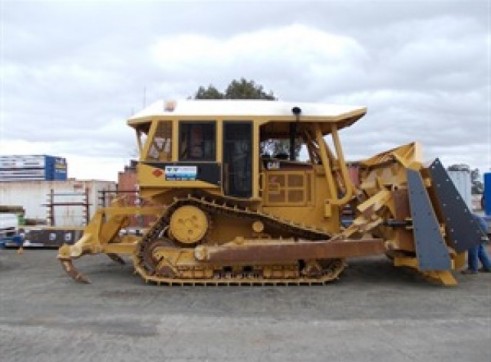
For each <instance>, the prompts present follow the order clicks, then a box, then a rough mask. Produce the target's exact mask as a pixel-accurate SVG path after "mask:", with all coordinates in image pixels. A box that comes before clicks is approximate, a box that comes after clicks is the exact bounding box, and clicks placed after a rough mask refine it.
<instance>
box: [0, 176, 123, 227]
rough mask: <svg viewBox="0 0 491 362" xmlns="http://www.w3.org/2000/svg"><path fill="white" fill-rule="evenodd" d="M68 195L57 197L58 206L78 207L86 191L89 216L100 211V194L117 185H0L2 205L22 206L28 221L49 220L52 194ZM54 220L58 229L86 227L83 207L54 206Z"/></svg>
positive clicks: (79, 182) (35, 182) (99, 182)
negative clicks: (59, 204)
mask: <svg viewBox="0 0 491 362" xmlns="http://www.w3.org/2000/svg"><path fill="white" fill-rule="evenodd" d="M51 190H54V193H55V194H67V195H66V196H60V197H58V196H55V202H60V203H63V202H66V203H69V202H73V203H78V202H81V201H82V200H83V197H81V196H80V195H70V194H74V193H76V194H82V193H84V192H85V190H87V193H88V202H89V204H90V206H89V214H90V215H89V216H92V215H93V214H94V212H95V211H96V209H97V208H98V207H99V205H100V202H99V196H100V195H99V191H102V190H116V183H115V182H112V181H97V180H87V181H85V180H82V181H79V180H67V181H16V182H0V204H2V205H20V206H22V207H24V209H25V211H26V214H25V217H26V218H27V219H43V220H46V219H47V217H48V212H47V211H48V207H47V206H46V204H48V203H49V196H48V195H49V194H50V192H51ZM54 211H55V214H54V218H55V223H56V226H83V225H84V224H85V211H84V208H83V207H81V206H55V207H54Z"/></svg>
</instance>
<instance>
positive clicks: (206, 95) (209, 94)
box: [194, 84, 224, 99]
mask: <svg viewBox="0 0 491 362" xmlns="http://www.w3.org/2000/svg"><path fill="white" fill-rule="evenodd" d="M223 98H224V94H223V93H222V92H220V91H219V90H218V89H216V88H215V87H214V86H213V85H211V84H210V85H209V86H208V88H205V87H203V86H201V87H199V88H198V91H197V92H196V93H195V94H194V99H223Z"/></svg>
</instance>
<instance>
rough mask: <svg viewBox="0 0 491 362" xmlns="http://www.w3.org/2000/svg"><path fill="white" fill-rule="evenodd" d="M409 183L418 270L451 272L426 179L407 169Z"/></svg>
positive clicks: (450, 262)
mask: <svg viewBox="0 0 491 362" xmlns="http://www.w3.org/2000/svg"><path fill="white" fill-rule="evenodd" d="M407 181H408V193H409V205H410V209H411V217H412V219H413V231H414V241H415V248H416V257H417V260H418V265H417V268H418V269H419V270H420V271H437V270H438V271H443V270H451V268H452V261H451V260H450V255H449V253H448V249H447V246H446V244H445V240H444V239H443V235H442V233H441V232H440V224H439V223H438V219H437V217H436V214H435V210H434V209H433V206H432V204H431V200H430V197H429V196H428V193H427V191H426V187H425V185H424V181H423V178H422V176H421V174H420V173H419V171H415V170H412V169H407Z"/></svg>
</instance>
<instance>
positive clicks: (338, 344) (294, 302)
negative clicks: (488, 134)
mask: <svg viewBox="0 0 491 362" xmlns="http://www.w3.org/2000/svg"><path fill="white" fill-rule="evenodd" d="M55 255H56V251H55V250H26V251H25V253H24V254H23V255H17V253H16V252H15V251H14V250H0V360H1V361H22V362H24V361H39V362H43V361H50V362H51V361H111V362H116V361H137V360H139V361H157V360H159V361H480V362H482V361H490V360H491V348H490V343H491V274H480V275H478V276H461V275H457V278H458V280H459V282H460V284H459V286H458V287H455V288H445V287H441V286H435V285H432V284H429V283H427V282H426V281H424V280H423V279H422V278H421V277H420V276H418V275H417V274H415V273H413V272H411V271H409V270H405V269H399V268H398V269H396V268H393V267H392V266H391V264H390V262H389V261H388V260H386V259H385V258H369V259H359V260H355V261H352V262H351V263H350V267H349V268H348V269H346V270H345V272H344V273H343V275H342V278H341V279H340V280H339V281H337V282H335V283H333V284H331V285H329V286H324V287H320V286H315V287H195V288H192V287H173V288H169V287H157V286H154V285H146V284H144V283H143V282H142V281H141V280H140V279H139V277H137V276H135V275H132V267H131V265H127V266H120V265H117V264H115V263H113V262H112V261H110V260H109V259H108V258H107V257H105V256H95V257H85V258H83V259H81V260H79V261H78V263H77V266H78V267H79V269H80V270H83V271H84V272H85V273H86V275H87V276H88V277H89V278H91V280H92V281H93V284H90V285H80V284H76V283H74V282H73V281H72V280H71V279H69V278H68V277H66V276H65V275H64V272H63V271H62V270H61V267H60V266H59V265H58V262H57V261H56V259H55Z"/></svg>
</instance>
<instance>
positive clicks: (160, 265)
mask: <svg viewBox="0 0 491 362" xmlns="http://www.w3.org/2000/svg"><path fill="white" fill-rule="evenodd" d="M185 205H192V206H196V207H198V208H200V209H201V210H203V211H204V212H206V213H207V214H208V215H209V216H210V217H213V216H214V215H219V214H222V215H227V216H230V217H235V218H241V219H244V218H247V219H250V220H251V222H252V221H255V220H260V221H261V222H262V223H264V225H265V226H266V227H267V228H272V229H275V230H280V232H281V234H282V235H288V237H289V238H301V239H306V240H325V239H329V238H330V237H331V235H329V234H328V233H327V232H326V231H324V230H320V229H315V228H310V227H308V226H305V225H299V224H295V223H292V222H290V221H286V220H281V219H279V218H277V217H274V216H272V215H268V214H265V213H262V212H259V211H254V210H250V209H249V208H247V207H242V206H238V205H231V204H230V203H229V204H227V202H226V200H217V199H214V198H211V197H197V196H192V195H188V196H187V197H184V198H176V199H175V200H174V202H173V203H172V204H171V205H169V207H168V208H167V209H166V210H165V212H164V213H163V214H162V215H161V216H160V218H159V219H158V220H157V221H156V222H155V223H154V224H153V226H152V227H151V228H150V229H149V230H148V231H147V233H146V234H145V235H144V236H143V237H142V239H141V240H140V242H139V244H138V246H137V251H136V253H135V255H134V265H135V271H136V272H137V273H138V274H139V275H140V276H141V277H142V278H143V279H144V280H145V281H146V282H152V283H156V284H158V285H160V284H164V285H210V286H218V285H323V284H326V283H328V282H330V281H333V280H335V279H337V278H338V276H339V275H340V274H341V272H342V271H343V269H344V266H345V264H344V261H343V260H341V259H331V260H326V261H322V263H317V262H314V263H315V265H316V267H315V268H314V269H315V272H314V273H311V272H308V273H306V272H305V270H306V269H307V268H305V266H306V265H304V264H302V262H297V263H287V264H279V265H278V264H276V265H264V264H260V265H248V266H245V267H239V266H224V265H217V264H209V263H203V262H198V261H196V260H195V259H194V256H193V255H194V254H193V252H194V248H189V247H182V246H181V245H178V244H177V243H175V242H173V241H172V240H170V238H169V237H168V235H166V234H167V230H168V225H169V223H170V218H171V215H172V213H173V212H174V211H175V210H177V209H178V208H179V207H181V206H185ZM182 260H184V262H183V261H182Z"/></svg>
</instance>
